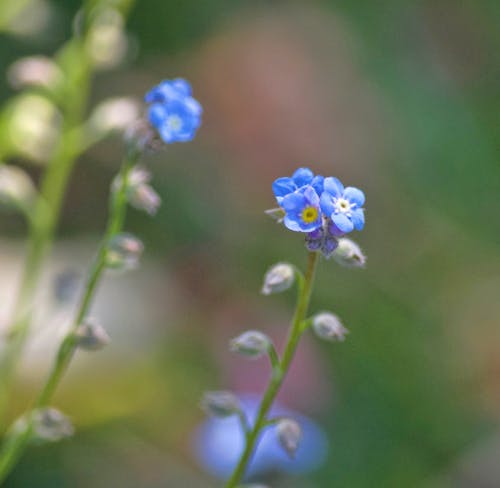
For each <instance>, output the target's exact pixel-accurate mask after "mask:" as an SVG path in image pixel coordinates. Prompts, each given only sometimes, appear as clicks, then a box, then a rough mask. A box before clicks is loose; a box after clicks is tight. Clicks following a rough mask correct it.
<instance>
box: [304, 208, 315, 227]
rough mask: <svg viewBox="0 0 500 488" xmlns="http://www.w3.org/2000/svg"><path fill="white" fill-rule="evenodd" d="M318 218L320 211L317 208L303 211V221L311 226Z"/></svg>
mask: <svg viewBox="0 0 500 488" xmlns="http://www.w3.org/2000/svg"><path fill="white" fill-rule="evenodd" d="M317 218H318V209H317V208H316V207H306V208H305V209H304V210H303V211H302V221H303V222H305V223H306V224H311V223H312V222H314V221H315V220H316V219H317Z"/></svg>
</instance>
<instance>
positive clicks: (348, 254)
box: [332, 237, 366, 268]
mask: <svg viewBox="0 0 500 488" xmlns="http://www.w3.org/2000/svg"><path fill="white" fill-rule="evenodd" d="M338 243H339V245H338V246H337V248H336V249H335V251H333V253H332V257H333V259H334V260H335V261H336V262H337V263H339V264H340V265H342V266H346V267H347V268H363V267H364V266H365V264H366V256H365V255H364V254H363V251H362V250H361V248H360V247H359V246H358V245H357V244H356V243H355V242H354V241H352V240H351V239H347V237H342V238H341V239H339V240H338Z"/></svg>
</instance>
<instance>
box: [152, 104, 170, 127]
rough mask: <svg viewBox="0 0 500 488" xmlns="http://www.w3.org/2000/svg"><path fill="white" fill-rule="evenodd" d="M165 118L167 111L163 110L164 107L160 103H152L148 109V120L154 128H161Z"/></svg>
mask: <svg viewBox="0 0 500 488" xmlns="http://www.w3.org/2000/svg"><path fill="white" fill-rule="evenodd" d="M166 117H167V110H166V109H165V106H164V105H162V104H161V103H154V104H153V105H151V106H150V107H149V110H148V118H149V121H150V122H151V124H152V125H153V126H154V127H156V128H159V127H161V126H162V125H163V123H164V122H165V118H166Z"/></svg>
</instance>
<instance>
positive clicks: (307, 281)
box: [226, 252, 318, 488]
mask: <svg viewBox="0 0 500 488" xmlns="http://www.w3.org/2000/svg"><path fill="white" fill-rule="evenodd" d="M317 260H318V253H315V252H310V253H309V258H308V264H307V271H306V274H305V277H304V281H303V283H299V294H298V299H297V306H296V308H295V314H294V316H293V320H292V323H291V325H290V330H289V334H288V339H287V342H286V345H285V349H284V352H283V356H282V358H281V360H280V363H279V368H273V374H272V376H271V379H270V381H269V384H268V386H267V389H266V391H265V393H264V396H263V398H262V401H261V403H260V406H259V411H258V413H257V420H256V421H255V424H254V426H253V428H252V429H251V430H250V432H249V433H248V434H247V436H246V443H245V449H244V451H243V453H242V454H241V457H240V460H239V462H238V465H237V466H236V468H235V470H234V472H233V474H232V476H231V478H230V479H229V481H228V482H227V484H226V488H235V487H237V486H238V484H239V483H240V481H241V479H242V478H243V476H244V475H245V471H246V469H247V467H248V464H249V462H250V460H251V457H252V454H253V453H254V450H255V447H256V444H257V442H258V440H259V437H260V434H261V433H262V429H263V428H264V427H266V424H267V416H268V414H269V410H270V409H271V406H272V404H273V402H274V400H275V398H276V395H277V394H278V392H279V390H280V388H281V385H282V384H283V381H284V379H285V377H286V375H287V373H288V370H289V368H290V364H291V362H292V360H293V357H294V354H295V350H296V349H297V345H298V343H299V340H300V337H301V335H302V327H301V325H302V322H303V321H304V319H305V318H306V315H307V310H308V308H309V301H310V298H311V292H312V285H313V281H314V274H315V270H316V263H317Z"/></svg>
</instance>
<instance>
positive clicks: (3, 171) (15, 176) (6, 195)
mask: <svg viewBox="0 0 500 488" xmlns="http://www.w3.org/2000/svg"><path fill="white" fill-rule="evenodd" d="M35 193H36V190H35V187H34V185H33V182H32V181H31V178H30V177H29V176H28V174H27V173H26V172H25V171H24V170H22V169H21V168H18V167H16V166H7V165H0V204H1V205H5V206H7V207H18V208H26V207H28V206H29V205H30V204H31V203H32V201H33V199H34V197H35Z"/></svg>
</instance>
